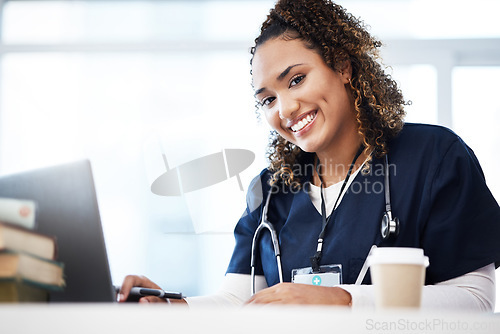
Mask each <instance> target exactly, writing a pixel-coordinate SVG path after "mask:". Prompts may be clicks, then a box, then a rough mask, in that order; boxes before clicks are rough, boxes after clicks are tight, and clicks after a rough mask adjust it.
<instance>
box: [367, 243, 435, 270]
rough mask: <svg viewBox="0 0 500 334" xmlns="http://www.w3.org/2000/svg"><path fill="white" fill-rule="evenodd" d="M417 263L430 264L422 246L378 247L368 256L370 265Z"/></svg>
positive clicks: (426, 265)
mask: <svg viewBox="0 0 500 334" xmlns="http://www.w3.org/2000/svg"><path fill="white" fill-rule="evenodd" d="M391 263H392V264H417V265H423V266H425V267H428V266H429V258H428V257H427V256H425V255H424V250H423V249H421V248H409V247H377V248H374V249H373V250H372V252H371V253H370V255H369V256H368V265H369V266H371V265H374V264H391Z"/></svg>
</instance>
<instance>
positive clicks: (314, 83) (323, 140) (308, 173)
mask: <svg viewBox="0 0 500 334" xmlns="http://www.w3.org/2000/svg"><path fill="white" fill-rule="evenodd" d="M255 42H256V44H255V47H254V48H252V55H253V57H252V61H251V65H252V80H253V87H254V90H255V97H256V99H257V102H258V105H259V106H260V107H261V108H262V110H263V112H264V114H265V117H266V119H267V121H268V122H269V124H270V125H271V126H272V127H273V129H274V130H275V131H274V133H273V134H272V135H271V139H272V140H271V144H270V147H269V159H270V162H271V164H270V167H269V168H268V169H266V170H264V171H263V172H262V173H261V174H260V175H259V177H257V178H256V179H255V180H254V182H253V183H252V185H251V187H250V189H249V194H248V204H249V205H248V208H247V212H246V215H245V216H244V217H242V218H241V219H240V221H239V222H238V224H237V226H236V228H235V237H236V246H235V250H234V253H233V256H232V259H231V262H230V264H229V267H228V270H227V274H226V277H225V281H224V285H223V287H222V289H221V291H220V293H218V294H217V295H214V296H207V297H194V298H187V300H182V301H181V302H184V303H185V302H187V303H188V304H190V305H192V306H195V305H203V304H207V303H211V304H214V303H216V304H219V305H239V304H242V303H245V302H246V303H296V304H297V303H299V304H304V303H310V304H331V305H352V306H353V307H362V306H367V305H373V295H372V286H371V285H369V283H370V278H369V276H368V277H365V279H364V281H363V283H364V285H354V282H355V281H356V279H357V278H358V275H359V273H360V271H361V267H362V265H363V263H364V261H365V259H366V257H367V255H368V252H369V250H370V247H371V246H372V245H374V244H375V245H378V246H399V247H415V248H423V249H424V252H425V254H426V255H427V256H428V257H429V259H430V263H431V265H430V266H429V268H428V269H427V272H426V284H427V286H426V287H424V292H423V307H446V308H448V309H450V308H460V309H478V310H490V311H491V310H492V309H493V307H494V294H495V284H494V270H495V266H496V265H498V264H500V243H499V242H498V240H500V209H499V207H498V204H497V203H496V201H495V199H494V198H493V196H492V195H491V193H490V191H489V190H488V188H487V186H486V184H485V180H484V176H483V174H482V171H481V168H480V166H479V163H478V161H477V159H476V157H475V156H474V153H473V152H472V150H470V148H468V147H467V146H466V145H465V144H464V143H463V141H462V140H461V139H460V138H459V137H458V136H457V135H455V134H454V133H453V132H451V131H450V130H447V129H445V128H442V127H438V126H426V125H416V124H404V123H403V117H404V104H405V102H404V100H403V97H402V94H401V92H400V91H399V90H398V88H397V85H396V83H395V82H394V81H393V80H392V79H391V78H390V76H388V75H387V74H385V73H384V71H383V69H382V67H381V66H380V64H379V63H377V48H378V47H379V46H380V45H381V44H380V42H379V41H377V40H375V39H374V38H373V37H371V36H370V34H369V33H368V32H367V31H366V30H365V28H364V27H363V25H362V23H361V22H360V21H358V20H357V19H355V18H354V17H353V16H351V15H350V14H348V13H346V12H345V11H344V10H343V8H342V7H340V6H338V5H335V4H333V3H331V2H329V1H324V0H309V1H307V0H306V1H297V0H292V1H290V0H288V1H286V0H283V1H279V2H278V3H277V4H276V6H275V8H274V9H273V10H271V12H270V14H269V16H268V18H267V20H266V21H265V22H264V24H263V25H262V28H261V34H260V36H259V37H258V38H257V39H256V41H255ZM388 171H389V173H388ZM386 175H389V178H390V186H389V187H387V186H386V185H385V182H386V181H385V180H386V178H385V176H386ZM386 188H389V189H390V199H391V203H392V209H393V212H391V213H390V214H394V215H395V216H397V217H399V219H400V220H401V223H400V224H398V225H397V226H393V230H392V232H393V233H391V234H390V235H389V236H388V237H387V235H386V237H385V238H384V237H383V236H382V234H381V232H380V229H381V220H382V217H383V216H384V214H386V211H387V208H386V197H385V189H386ZM270 192H272V196H271V198H270V202H269V210H268V212H267V217H268V219H269V221H270V222H272V224H273V226H274V228H275V229H276V230H277V233H278V235H279V244H280V248H281V258H282V266H283V278H284V281H285V282H286V283H279V282H280V279H279V273H278V270H277V266H276V259H275V257H274V250H273V247H272V242H271V239H270V236H269V235H268V234H263V235H262V237H261V238H260V242H259V249H258V250H259V252H258V253H259V254H260V256H259V258H258V261H257V265H256V267H255V272H256V274H257V287H258V288H257V290H258V292H257V293H256V294H255V295H253V296H250V291H249V290H250V289H249V286H250V275H249V274H250V258H251V245H252V238H253V235H254V232H255V230H256V229H257V226H258V225H259V223H260V221H261V217H262V213H263V206H264V203H263V202H264V201H262V198H266V197H267V194H268V193H270ZM255 203H257V204H255ZM320 249H321V251H320V252H319V251H318V250H320ZM325 265H330V267H331V268H334V269H335V272H332V275H333V276H332V277H334V279H335V280H337V281H336V282H337V283H343V284H333V286H314V285H306V284H293V283H287V282H290V281H291V279H292V277H291V275H292V274H291V273H292V271H293V270H297V269H300V268H305V267H309V266H311V267H313V268H314V267H316V268H315V269H317V267H319V266H325ZM330 267H329V268H330ZM133 285H136V286H137V285H138V286H145V287H153V288H158V286H157V285H156V284H154V283H153V282H151V281H149V280H148V279H147V278H144V277H138V276H129V277H127V278H126V279H125V281H124V283H123V285H122V291H121V294H122V295H121V299H125V298H127V296H128V291H129V289H130V287H131V286H133ZM142 301H160V299H157V298H154V297H147V298H143V299H142Z"/></svg>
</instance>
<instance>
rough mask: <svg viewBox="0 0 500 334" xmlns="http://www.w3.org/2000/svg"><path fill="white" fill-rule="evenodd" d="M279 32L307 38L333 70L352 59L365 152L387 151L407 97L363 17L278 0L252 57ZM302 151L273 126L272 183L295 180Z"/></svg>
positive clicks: (329, 6) (320, 0)
mask: <svg viewBox="0 0 500 334" xmlns="http://www.w3.org/2000/svg"><path fill="white" fill-rule="evenodd" d="M278 37H279V38H283V39H286V40H291V39H301V40H303V41H304V42H305V45H306V46H307V47H308V48H310V49H313V50H315V51H316V52H318V53H319V54H320V55H321V56H322V58H323V60H324V61H325V63H326V64H327V65H328V66H329V67H330V68H332V69H333V70H335V71H338V68H337V66H339V65H340V64H342V63H345V61H350V62H351V67H352V78H351V91H352V95H353V98H354V108H355V111H356V119H357V121H358V125H359V126H358V132H359V133H360V135H361V136H362V138H363V144H364V146H365V152H366V153H370V152H372V155H373V156H375V157H382V156H384V155H385V154H386V153H387V142H388V141H389V139H391V138H393V137H394V136H396V135H397V134H398V132H399V131H400V130H401V129H402V128H403V124H404V121H403V119H404V116H405V111H404V106H405V104H406V102H405V100H404V99H403V95H402V93H401V91H400V90H399V88H398V86H397V84H396V82H395V81H394V80H393V79H392V78H391V76H390V75H388V74H386V73H385V72H384V69H383V67H382V65H381V64H380V63H379V62H378V60H379V59H380V58H379V54H378V48H379V47H380V46H382V43H381V42H380V41H378V40H377V39H375V38H374V37H372V36H371V35H370V34H369V33H368V31H367V29H366V28H365V26H364V23H363V22H362V21H360V20H359V19H357V18H355V17H354V16H352V15H351V14H349V13H347V12H346V11H345V10H344V8H342V7H341V6H340V5H337V4H334V3H332V2H331V1H328V0H280V1H278V2H277V3H276V5H275V7H274V8H273V9H271V11H270V13H269V15H268V16H267V19H266V21H264V23H263V24H262V27H261V32H260V35H259V36H258V37H257V38H256V39H255V46H254V47H252V48H251V51H250V52H251V54H252V60H253V56H254V55H255V52H256V51H257V49H258V47H259V46H260V45H262V44H263V43H265V42H266V41H268V40H270V39H274V38H278ZM252 60H251V61H250V64H251V63H252ZM302 153H303V151H302V150H301V149H300V148H299V147H297V146H296V145H294V144H292V143H290V142H289V141H287V140H286V139H284V138H283V137H282V136H280V135H279V134H278V133H277V132H276V131H273V132H271V135H270V141H269V146H268V150H267V158H268V159H269V161H270V166H269V169H270V170H271V171H272V172H273V173H274V177H273V180H272V181H271V183H275V182H277V181H280V180H281V181H283V182H284V183H286V184H289V183H290V182H294V183H295V184H297V183H296V182H295V181H294V179H295V178H294V175H293V172H291V169H290V166H293V165H294V164H295V163H296V162H297V159H298V158H299V157H300V156H301V155H302ZM290 173H292V174H290Z"/></svg>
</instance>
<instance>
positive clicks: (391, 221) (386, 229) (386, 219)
mask: <svg viewBox="0 0 500 334" xmlns="http://www.w3.org/2000/svg"><path fill="white" fill-rule="evenodd" d="M380 233H381V234H382V238H383V239H384V240H387V239H389V238H390V237H391V236H395V237H397V236H398V235H399V219H398V218H397V217H394V218H392V216H391V212H390V211H388V212H386V213H384V216H383V217H382V224H381V226H380Z"/></svg>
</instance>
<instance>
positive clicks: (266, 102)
mask: <svg viewBox="0 0 500 334" xmlns="http://www.w3.org/2000/svg"><path fill="white" fill-rule="evenodd" d="M273 101H274V97H266V98H264V99H262V101H260V105H261V106H262V107H265V106H268V105H270V104H271V103H272V102H273Z"/></svg>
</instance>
